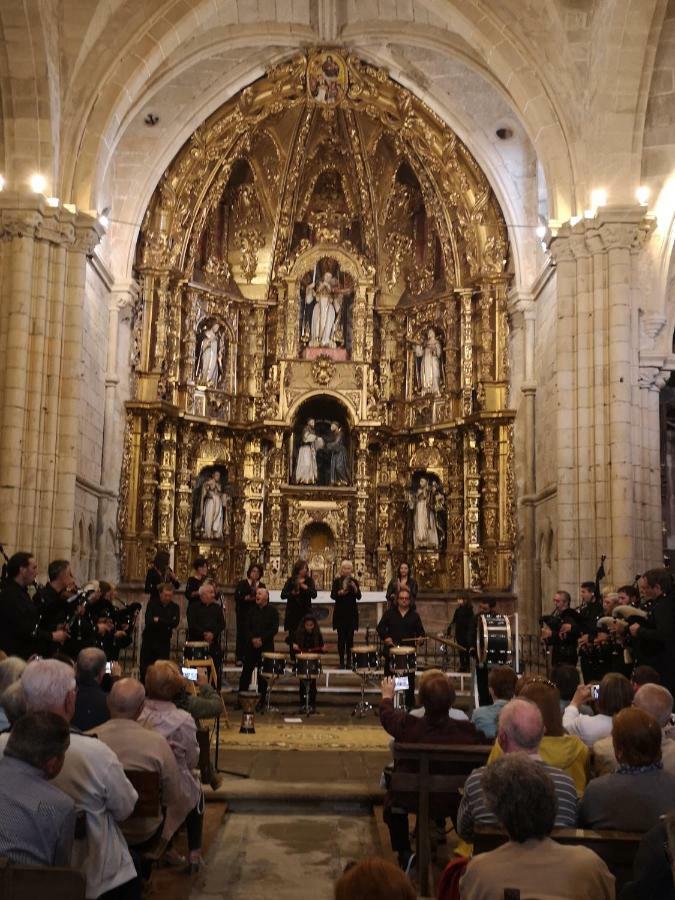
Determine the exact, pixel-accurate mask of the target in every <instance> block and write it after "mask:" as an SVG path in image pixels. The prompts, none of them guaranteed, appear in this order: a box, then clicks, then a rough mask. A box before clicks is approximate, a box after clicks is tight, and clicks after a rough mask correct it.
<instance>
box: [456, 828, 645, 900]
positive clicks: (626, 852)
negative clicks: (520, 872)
mask: <svg viewBox="0 0 675 900" xmlns="http://www.w3.org/2000/svg"><path fill="white" fill-rule="evenodd" d="M474 831H475V834H474V840H473V852H474V855H477V854H479V853H487V852H488V851H489V850H495V849H496V848H497V847H500V846H501V845H502V844H504V843H506V841H507V840H508V836H507V835H506V833H505V832H504V831H501V830H500V829H498V828H488V827H486V826H476V828H475V829H474ZM551 837H552V838H553V840H554V841H557V842H558V843H559V844H569V845H574V846H577V847H588V849H589V850H592V851H593V852H594V853H597V854H598V856H599V857H600V858H601V859H602V860H604V862H605V863H606V865H607V868H608V869H609V871H610V872H611V873H612V875H614V877H615V878H616V887H617V894H618V892H619V890H620V888H622V887H623V885H624V884H625V883H626V882H627V881H630V879H631V877H632V872H633V860H634V859H635V854H636V853H637V851H638V847H639V846H640V841H641V840H642V838H643V837H644V835H643V834H638V833H636V832H632V831H592V830H590V829H587V828H554V829H553V831H552V832H551Z"/></svg>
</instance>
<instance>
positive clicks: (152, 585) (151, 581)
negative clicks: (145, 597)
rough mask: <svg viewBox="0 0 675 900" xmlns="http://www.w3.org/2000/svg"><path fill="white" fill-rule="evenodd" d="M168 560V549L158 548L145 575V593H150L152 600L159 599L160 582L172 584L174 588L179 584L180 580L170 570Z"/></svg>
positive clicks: (169, 558)
mask: <svg viewBox="0 0 675 900" xmlns="http://www.w3.org/2000/svg"><path fill="white" fill-rule="evenodd" d="M170 560H171V557H170V556H169V551H168V550H158V551H157V553H156V554H155V558H154V560H153V563H152V565H151V566H150V568H149V569H148V573H147V575H146V576H145V593H146V594H150V596H151V597H152V598H153V599H154V600H159V590H158V588H159V586H160V584H172V585H173V586H174V589H176V588H178V586H179V585H180V582H179V581H178V579H177V578H176V576H175V575H174V574H173V572H172V571H171V566H170V565H169V562H170Z"/></svg>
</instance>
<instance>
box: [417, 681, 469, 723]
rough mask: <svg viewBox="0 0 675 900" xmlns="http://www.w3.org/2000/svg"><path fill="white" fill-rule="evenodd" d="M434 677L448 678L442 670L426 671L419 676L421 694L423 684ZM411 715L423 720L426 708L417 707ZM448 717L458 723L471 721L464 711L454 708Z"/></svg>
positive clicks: (449, 711)
mask: <svg viewBox="0 0 675 900" xmlns="http://www.w3.org/2000/svg"><path fill="white" fill-rule="evenodd" d="M434 675H443V677H444V678H447V677H448V676H447V675H445V674H444V673H443V672H442V671H441V670H440V669H425V670H424V672H422V674H421V675H420V676H419V679H418V683H417V684H418V687H417V690H418V692H419V689H420V688H421V686H422V684H423V683H424V680H425V678H432V677H433V676H434ZM450 683H451V684H452V682H450ZM418 698H419V693H418ZM453 703H454V700H453ZM410 715H411V716H415V718H417V719H421V718H422V716H423V715H424V707H423V706H416V707H415V708H414V709H411V710H410ZM448 716H449V717H450V718H451V719H456V720H457V721H458V722H468V721H469V717H468V716H467V714H466V713H465V712H464V710H463V709H457V708H456V707H454V706H451V707H450V709H449V710H448Z"/></svg>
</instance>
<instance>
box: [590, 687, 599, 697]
mask: <svg viewBox="0 0 675 900" xmlns="http://www.w3.org/2000/svg"><path fill="white" fill-rule="evenodd" d="M599 696H600V685H599V684H592V685H591V699H592V700H597V699H598V697H599Z"/></svg>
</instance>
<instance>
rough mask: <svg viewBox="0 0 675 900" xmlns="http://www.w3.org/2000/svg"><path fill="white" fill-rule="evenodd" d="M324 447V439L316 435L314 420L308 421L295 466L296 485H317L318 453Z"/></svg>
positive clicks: (303, 431) (303, 430)
mask: <svg viewBox="0 0 675 900" xmlns="http://www.w3.org/2000/svg"><path fill="white" fill-rule="evenodd" d="M323 445H324V441H323V438H320V437H319V436H318V435H317V433H316V430H315V422H314V419H308V420H307V423H306V425H305V427H304V428H303V429H302V438H301V443H300V450H299V451H298V461H297V463H296V465H295V482H296V484H316V483H317V479H318V475H319V472H318V468H317V463H316V451H317V450H320V449H321V448H322V447H323Z"/></svg>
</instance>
